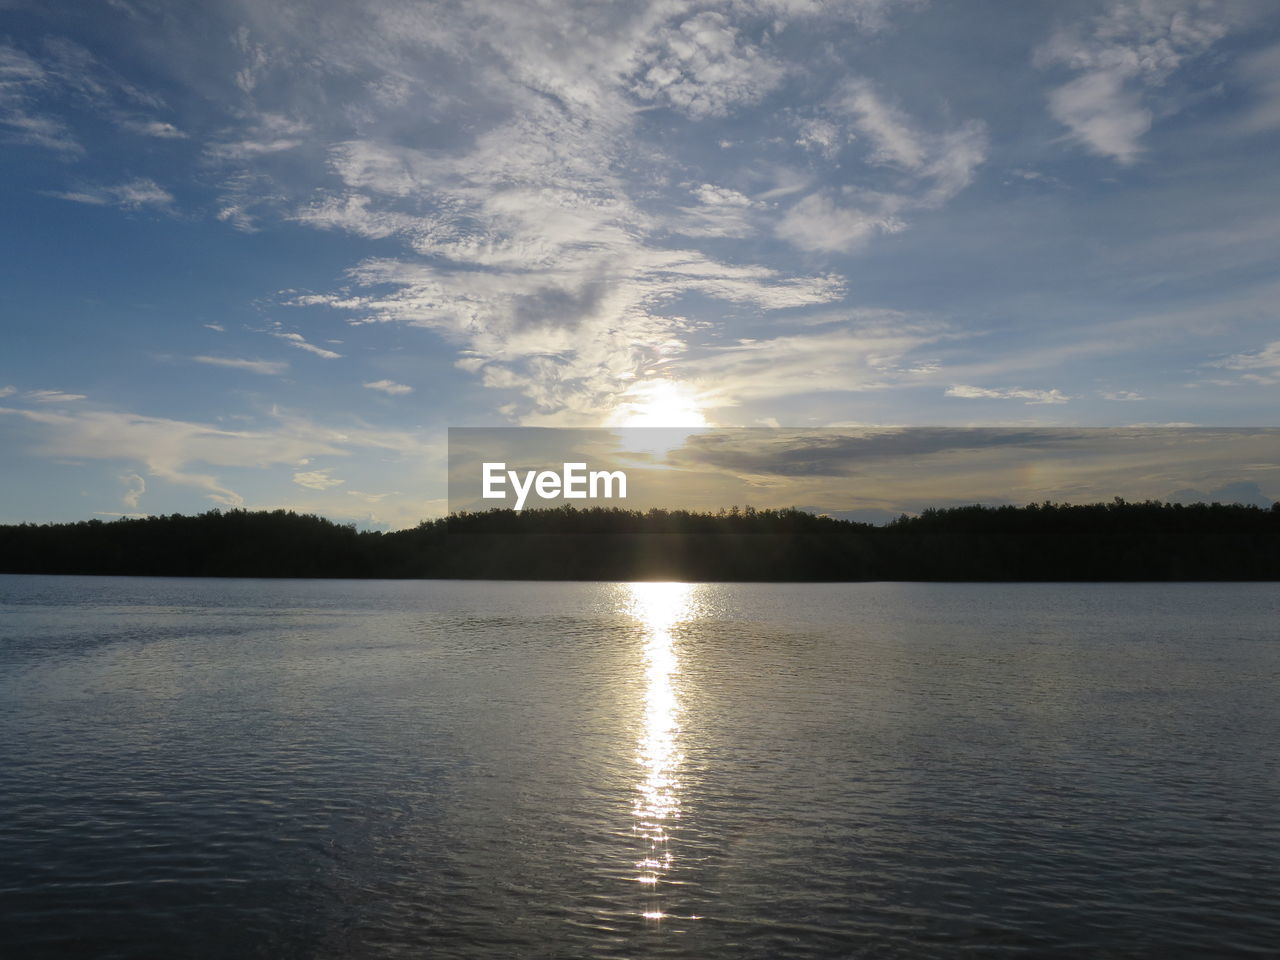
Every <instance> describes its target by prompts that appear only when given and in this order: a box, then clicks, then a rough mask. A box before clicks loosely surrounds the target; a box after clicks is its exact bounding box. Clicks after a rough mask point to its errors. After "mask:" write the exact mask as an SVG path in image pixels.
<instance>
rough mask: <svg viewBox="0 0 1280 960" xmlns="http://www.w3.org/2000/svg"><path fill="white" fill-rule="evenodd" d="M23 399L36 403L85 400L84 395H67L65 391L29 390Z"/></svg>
mask: <svg viewBox="0 0 1280 960" xmlns="http://www.w3.org/2000/svg"><path fill="white" fill-rule="evenodd" d="M23 397H25V398H26V399H27V400H34V401H35V402H36V403H70V402H71V401H73V400H83V399H85V395H84V394H83V393H67V392H66V391H64V390H28V391H27V392H26V393H24V394H23Z"/></svg>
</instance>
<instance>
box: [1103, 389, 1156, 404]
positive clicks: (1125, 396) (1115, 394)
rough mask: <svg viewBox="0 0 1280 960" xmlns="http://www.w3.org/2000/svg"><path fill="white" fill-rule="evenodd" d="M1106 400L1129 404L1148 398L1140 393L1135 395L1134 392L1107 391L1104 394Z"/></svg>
mask: <svg viewBox="0 0 1280 960" xmlns="http://www.w3.org/2000/svg"><path fill="white" fill-rule="evenodd" d="M1102 399H1104V400H1116V401H1122V402H1128V401H1132V400H1145V399H1146V397H1144V396H1142V394H1140V393H1134V392H1133V391H1132V390H1107V391H1104V392H1103V393H1102Z"/></svg>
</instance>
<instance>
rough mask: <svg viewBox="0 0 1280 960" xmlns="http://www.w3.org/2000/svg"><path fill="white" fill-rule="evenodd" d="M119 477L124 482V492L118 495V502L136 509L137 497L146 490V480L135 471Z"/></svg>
mask: <svg viewBox="0 0 1280 960" xmlns="http://www.w3.org/2000/svg"><path fill="white" fill-rule="evenodd" d="M120 479H121V480H122V481H124V483H125V484H126V489H125V491H124V493H123V494H121V495H120V502H121V503H122V504H124V505H125V506H126V507H131V508H133V509H135V510H136V509H137V508H138V500H139V498H141V497H142V495H143V494H144V493H146V492H147V481H146V480H144V479H142V477H140V476H138V475H137V474H136V473H130V474H127V475H126V476H123V477H121V478H120Z"/></svg>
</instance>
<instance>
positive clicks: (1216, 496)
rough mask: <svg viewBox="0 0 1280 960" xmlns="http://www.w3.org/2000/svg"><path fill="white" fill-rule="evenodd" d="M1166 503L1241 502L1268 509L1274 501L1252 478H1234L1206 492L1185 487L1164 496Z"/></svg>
mask: <svg viewBox="0 0 1280 960" xmlns="http://www.w3.org/2000/svg"><path fill="white" fill-rule="evenodd" d="M1165 500H1166V502H1168V503H1186V504H1190V503H1241V504H1245V505H1253V506H1255V507H1263V508H1264V509H1269V508H1270V507H1271V505H1272V504H1273V503H1274V502H1275V498H1274V497H1268V496H1267V495H1266V494H1265V493H1263V492H1262V488H1261V487H1260V486H1258V484H1257V483H1256V482H1255V481H1252V480H1236V481H1234V482H1231V483H1225V484H1222V485H1221V486H1217V487H1214V488H1212V489H1210V490H1209V491H1208V492H1207V493H1205V492H1202V491H1200V490H1196V489H1194V488H1191V487H1186V488H1183V489H1181V490H1175V491H1173V493H1171V494H1169V495H1168V496H1167V497H1165Z"/></svg>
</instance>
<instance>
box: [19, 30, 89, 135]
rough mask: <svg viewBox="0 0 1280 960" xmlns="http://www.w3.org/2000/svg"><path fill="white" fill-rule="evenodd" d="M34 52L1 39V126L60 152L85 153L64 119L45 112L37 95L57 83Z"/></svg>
mask: <svg viewBox="0 0 1280 960" xmlns="http://www.w3.org/2000/svg"><path fill="white" fill-rule="evenodd" d="M55 81H56V78H55V77H52V76H50V74H49V72H48V71H46V70H45V68H44V67H42V66H41V65H40V64H39V63H37V62H36V61H35V60H34V59H33V58H32V57H31V56H29V55H28V54H27V53H25V52H24V51H22V50H19V49H18V48H17V47H15V46H13V45H12V44H7V43H0V126H4V127H7V128H8V131H7V132H8V136H7V139H8V140H10V141H13V142H16V143H21V144H27V145H30V146H36V147H44V148H45V149H47V150H54V151H58V152H61V153H67V154H73V153H82V152H83V148H82V147H81V146H80V143H79V141H78V140H76V138H75V136H74V135H73V134H72V133H71V131H70V130H69V129H68V128H67V126H66V124H64V123H63V122H62V121H61V120H59V119H57V118H56V117H53V116H50V115H49V114H48V113H45V112H42V111H41V110H40V109H39V108H38V107H37V105H36V101H37V99H38V98H39V97H40V96H41V95H42V94H44V93H45V92H46V91H48V90H49V89H50V88H52V87H53V86H54V85H55Z"/></svg>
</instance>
